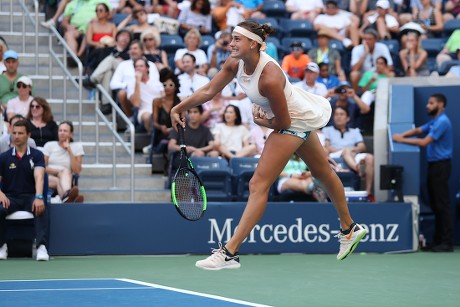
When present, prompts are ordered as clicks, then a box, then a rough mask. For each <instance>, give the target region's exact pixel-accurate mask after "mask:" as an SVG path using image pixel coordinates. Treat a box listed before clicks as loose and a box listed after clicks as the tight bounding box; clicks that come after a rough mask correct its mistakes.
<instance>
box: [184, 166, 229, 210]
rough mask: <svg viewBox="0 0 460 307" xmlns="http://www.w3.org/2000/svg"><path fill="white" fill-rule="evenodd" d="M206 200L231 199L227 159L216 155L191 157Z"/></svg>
mask: <svg viewBox="0 0 460 307" xmlns="http://www.w3.org/2000/svg"><path fill="white" fill-rule="evenodd" d="M190 161H191V162H192V164H193V167H194V168H195V170H196V172H197V174H198V177H200V179H201V181H202V183H203V185H204V187H205V189H206V196H207V198H208V201H232V175H231V172H230V168H229V167H228V163H227V160H225V159H223V158H221V157H216V158H211V157H191V158H190Z"/></svg>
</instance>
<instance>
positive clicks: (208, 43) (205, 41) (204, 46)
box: [200, 35, 216, 52]
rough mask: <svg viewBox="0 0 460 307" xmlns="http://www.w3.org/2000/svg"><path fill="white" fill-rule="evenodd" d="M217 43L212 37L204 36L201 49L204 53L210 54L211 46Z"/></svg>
mask: <svg viewBox="0 0 460 307" xmlns="http://www.w3.org/2000/svg"><path fill="white" fill-rule="evenodd" d="M215 42H216V40H215V39H214V37H213V36H212V35H202V36H201V45H200V49H203V51H204V52H208V48H209V46H211V45H213V44H214V43H215Z"/></svg>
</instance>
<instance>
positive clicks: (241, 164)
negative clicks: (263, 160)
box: [229, 157, 259, 201]
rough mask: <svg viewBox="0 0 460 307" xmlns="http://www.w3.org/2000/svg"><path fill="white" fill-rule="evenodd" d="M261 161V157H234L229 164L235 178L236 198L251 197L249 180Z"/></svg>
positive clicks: (234, 190) (238, 199)
mask: <svg viewBox="0 0 460 307" xmlns="http://www.w3.org/2000/svg"><path fill="white" fill-rule="evenodd" d="M258 163H259V158H249V157H248V158H232V159H230V162H229V166H230V169H231V172H232V178H233V193H234V199H236V200H237V201H246V200H247V199H248V197H249V180H251V178H252V175H253V174H254V171H255V169H256V167H257V164H258Z"/></svg>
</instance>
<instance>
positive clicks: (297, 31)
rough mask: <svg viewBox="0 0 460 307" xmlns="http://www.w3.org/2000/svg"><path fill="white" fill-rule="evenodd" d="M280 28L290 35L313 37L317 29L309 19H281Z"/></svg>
mask: <svg viewBox="0 0 460 307" xmlns="http://www.w3.org/2000/svg"><path fill="white" fill-rule="evenodd" d="M280 28H281V29H282V30H283V32H284V33H285V35H286V36H288V37H312V36H313V35H314V34H315V33H316V31H315V29H314V28H313V25H312V24H311V23H310V22H309V21H308V20H300V19H298V20H293V19H289V18H282V19H280Z"/></svg>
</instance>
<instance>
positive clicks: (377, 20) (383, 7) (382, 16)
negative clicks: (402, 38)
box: [359, 0, 399, 39]
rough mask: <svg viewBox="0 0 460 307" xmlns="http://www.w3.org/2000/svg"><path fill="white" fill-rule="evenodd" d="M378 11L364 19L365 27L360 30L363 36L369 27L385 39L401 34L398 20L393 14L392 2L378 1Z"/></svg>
mask: <svg viewBox="0 0 460 307" xmlns="http://www.w3.org/2000/svg"><path fill="white" fill-rule="evenodd" d="M376 7H377V8H376V11H375V13H374V14H372V15H369V16H368V17H367V18H365V19H364V21H363V25H362V26H361V28H360V29H359V31H360V33H361V35H363V32H364V30H365V29H367V28H368V27H370V28H373V29H375V30H377V32H378V33H379V36H380V37H381V38H383V39H391V38H392V37H394V36H396V35H397V34H398V32H399V23H398V20H397V19H396V18H395V17H394V16H393V15H391V14H389V10H390V2H389V1H388V0H378V1H377V4H376Z"/></svg>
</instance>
